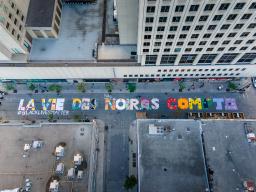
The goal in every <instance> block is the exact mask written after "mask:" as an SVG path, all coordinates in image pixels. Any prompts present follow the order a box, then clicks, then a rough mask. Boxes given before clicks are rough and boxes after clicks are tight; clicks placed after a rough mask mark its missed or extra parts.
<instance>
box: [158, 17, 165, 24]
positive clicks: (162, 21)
mask: <svg viewBox="0 0 256 192" xmlns="http://www.w3.org/2000/svg"><path fill="white" fill-rule="evenodd" d="M166 21H167V17H159V22H160V23H165V22H166Z"/></svg>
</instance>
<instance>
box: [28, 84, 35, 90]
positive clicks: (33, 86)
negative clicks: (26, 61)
mask: <svg viewBox="0 0 256 192" xmlns="http://www.w3.org/2000/svg"><path fill="white" fill-rule="evenodd" d="M28 88H29V90H30V91H34V90H35V89H36V86H35V85H34V84H33V83H30V84H29V86H28Z"/></svg>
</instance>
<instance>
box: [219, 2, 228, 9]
mask: <svg viewBox="0 0 256 192" xmlns="http://www.w3.org/2000/svg"><path fill="white" fill-rule="evenodd" d="M228 7H229V3H222V4H221V5H220V7H219V10H227V9H228Z"/></svg>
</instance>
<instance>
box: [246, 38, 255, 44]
mask: <svg viewBox="0 0 256 192" xmlns="http://www.w3.org/2000/svg"><path fill="white" fill-rule="evenodd" d="M253 42H254V39H250V40H248V41H247V42H246V44H252V43H253Z"/></svg>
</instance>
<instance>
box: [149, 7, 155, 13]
mask: <svg viewBox="0 0 256 192" xmlns="http://www.w3.org/2000/svg"><path fill="white" fill-rule="evenodd" d="M154 12H155V6H148V7H147V13H154Z"/></svg>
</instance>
